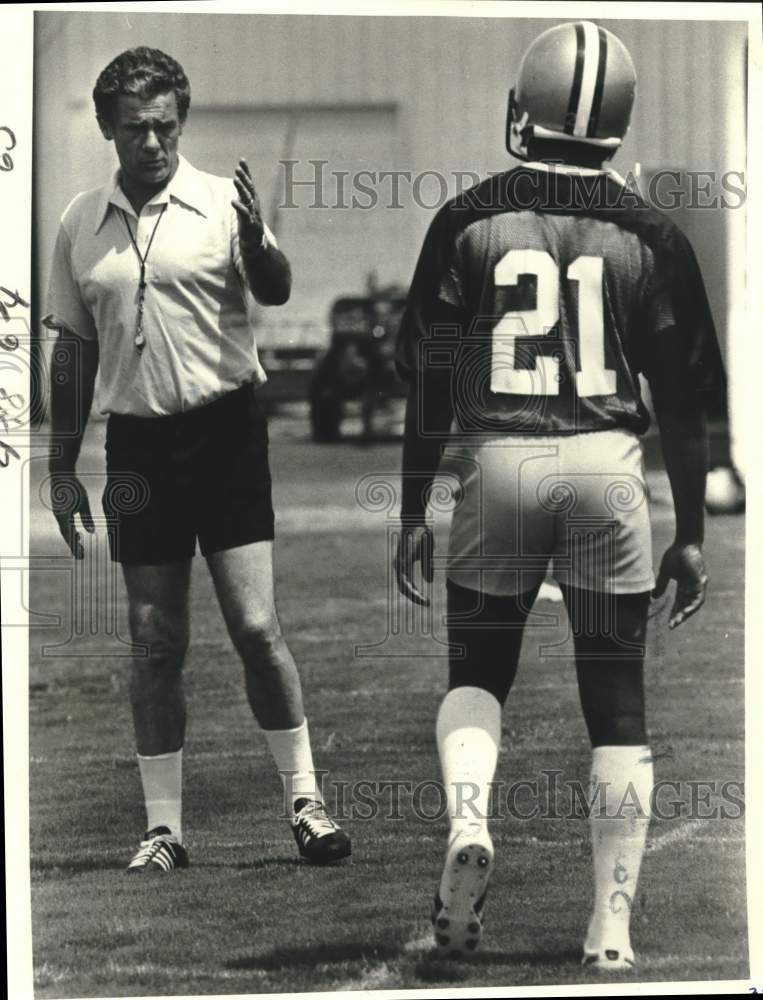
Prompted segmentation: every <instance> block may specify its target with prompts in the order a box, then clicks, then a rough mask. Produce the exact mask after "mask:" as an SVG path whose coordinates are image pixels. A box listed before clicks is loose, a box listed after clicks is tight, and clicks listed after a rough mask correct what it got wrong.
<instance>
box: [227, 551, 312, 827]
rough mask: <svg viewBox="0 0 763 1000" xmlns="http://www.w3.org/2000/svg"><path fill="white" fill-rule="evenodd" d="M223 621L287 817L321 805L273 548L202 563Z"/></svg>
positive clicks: (232, 552) (234, 552) (232, 554)
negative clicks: (276, 589) (279, 604)
mask: <svg viewBox="0 0 763 1000" xmlns="http://www.w3.org/2000/svg"><path fill="white" fill-rule="evenodd" d="M207 561H208V563H209V568H210V571H211V573H212V579H213V580H214V583H215V589H216V590H217V596H218V598H219V601H220V607H221V608H222V612H223V616H224V618H225V621H226V623H227V625H228V630H229V632H230V635H231V638H232V639H233V643H234V645H235V646H236V649H237V650H238V651H239V654H240V655H241V659H242V660H243V663H244V673H245V677H246V692H247V695H248V697H249V704H250V705H251V707H252V711H253V712H254V716H255V718H256V719H257V721H258V722H259V724H260V726H261V728H262V730H263V731H264V734H265V738H266V740H267V743H268V746H269V748H270V752H271V754H272V756H273V760H274V761H275V764H276V767H277V768H278V772H279V774H280V775H281V779H282V781H283V786H284V804H285V806H286V809H287V811H288V812H289V814H290V815H291V816H294V815H296V814H297V813H298V812H299V811H300V810H301V809H302V808H303V806H304V804H305V803H306V802H309V801H321V800H322V798H323V796H322V794H321V789H320V781H319V780H317V778H316V774H315V766H314V764H313V755H312V749H311V747H310V735H309V732H308V727H307V719H306V718H305V713H304V710H303V708H302V685H301V683H300V680H299V674H298V673H297V667H296V665H295V663H294V658H293V656H292V655H291V652H290V651H289V647H288V646H287V645H286V640H285V639H284V637H283V635H282V634H281V626H280V625H279V623H278V616H277V614H276V608H275V598H274V595H273V545H272V543H271V542H253V543H252V544H251V545H242V546H239V547H238V548H235V549H226V550H224V551H223V552H216V553H214V554H212V555H210V556H209V557H208V559H207Z"/></svg>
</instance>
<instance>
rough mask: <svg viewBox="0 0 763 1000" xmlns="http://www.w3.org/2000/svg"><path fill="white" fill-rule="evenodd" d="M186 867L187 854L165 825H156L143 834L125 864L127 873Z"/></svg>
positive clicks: (135, 873)
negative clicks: (135, 850)
mask: <svg viewBox="0 0 763 1000" xmlns="http://www.w3.org/2000/svg"><path fill="white" fill-rule="evenodd" d="M187 867H188V854H187V853H186V849H185V848H184V847H183V845H182V844H181V843H179V841H178V839H177V838H176V837H174V836H173V835H172V833H171V832H170V830H169V828H168V827H166V826H156V827H154V829H153V830H148V831H147V832H146V833H144V834H143V840H141V842H140V847H139V848H138V851H137V853H136V854H135V857H134V858H133V859H132V861H131V862H130V864H129V865H128V866H127V874H128V875H144V874H146V873H149V872H150V873H153V872H170V871H172V870H173V869H175V868H187Z"/></svg>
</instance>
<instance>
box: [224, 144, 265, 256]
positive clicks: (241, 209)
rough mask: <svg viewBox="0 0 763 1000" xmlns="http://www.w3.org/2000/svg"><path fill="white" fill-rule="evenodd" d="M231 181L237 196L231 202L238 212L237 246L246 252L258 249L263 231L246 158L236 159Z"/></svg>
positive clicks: (258, 199)
mask: <svg viewBox="0 0 763 1000" xmlns="http://www.w3.org/2000/svg"><path fill="white" fill-rule="evenodd" d="M233 183H234V184H235V185H236V191H237V192H238V198H236V199H234V200H233V201H232V202H231V204H232V205H233V207H234V208H235V209H236V212H237V214H238V239H239V246H240V247H241V252H242V253H246V252H247V251H254V250H257V249H259V247H260V245H261V243H262V234H263V233H264V232H265V223H264V222H263V221H262V211H261V209H260V198H259V195H258V194H257V189H256V188H255V186H254V178H253V177H252V174H251V171H250V170H249V165H248V164H247V162H246V160H244V159H241V160H239V161H238V166H237V167H236V174H235V176H234V178H233Z"/></svg>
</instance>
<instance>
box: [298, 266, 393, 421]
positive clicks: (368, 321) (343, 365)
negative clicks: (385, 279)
mask: <svg viewBox="0 0 763 1000" xmlns="http://www.w3.org/2000/svg"><path fill="white" fill-rule="evenodd" d="M405 303H406V292H405V289H403V288H400V287H399V286H396V285H395V286H391V287H389V288H371V289H370V290H369V293H368V294H367V295H365V296H344V297H342V298H338V299H336V300H335V302H334V304H333V305H332V307H331V318H330V323H331V340H330V343H329V347H328V350H327V351H326V352H325V354H323V355H322V356H321V357H320V358H319V359H318V362H317V364H316V366H315V371H314V374H313V378H312V382H311V386H310V425H311V429H312V436H313V440H314V441H337V440H338V439H339V438H340V436H341V424H342V419H343V417H344V414H345V407H346V404H347V403H349V402H353V401H356V402H359V403H360V409H361V416H362V421H363V438H364V439H370V438H371V437H373V434H374V417H375V416H376V414H377V413H378V412H379V411H380V410H382V409H384V408H386V406H387V404H388V403H389V402H390V401H391V400H394V399H400V398H403V397H404V396H405V395H406V388H405V386H404V384H403V383H402V382H401V381H400V379H399V378H398V376H397V372H396V371H395V340H396V337H397V330H398V327H399V325H400V320H401V319H402V315H403V310H404V309H405Z"/></svg>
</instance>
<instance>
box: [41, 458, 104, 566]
mask: <svg viewBox="0 0 763 1000" xmlns="http://www.w3.org/2000/svg"><path fill="white" fill-rule="evenodd" d="M50 505H51V508H52V510H53V516H54V517H55V519H56V522H57V523H58V530H59V531H60V532H61V535H62V537H63V539H64V541H65V542H66V544H67V545H68V546H69V550H70V551H71V553H72V555H73V556H74V558H75V559H84V557H85V550H84V548H83V546H82V536H81V535H80V534H79V532H78V531H77V525H76V522H75V516H76V515H77V514H79V517H80V521H81V522H82V527H83V528H84V529H85V531H87V532H88V533H89V534H91V535H92V534H93V532H94V531H95V524H94V523H93V515H92V514H91V513H90V501H89V500H88V496H87V490H86V489H85V487H84V486H83V485H82V483H81V482H80V480H79V479H78V478H77V475H76V473H75V472H74V470H73V469H72V470H71V471H65V472H62V471H60V470H58V471H55V472H51V475H50Z"/></svg>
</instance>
